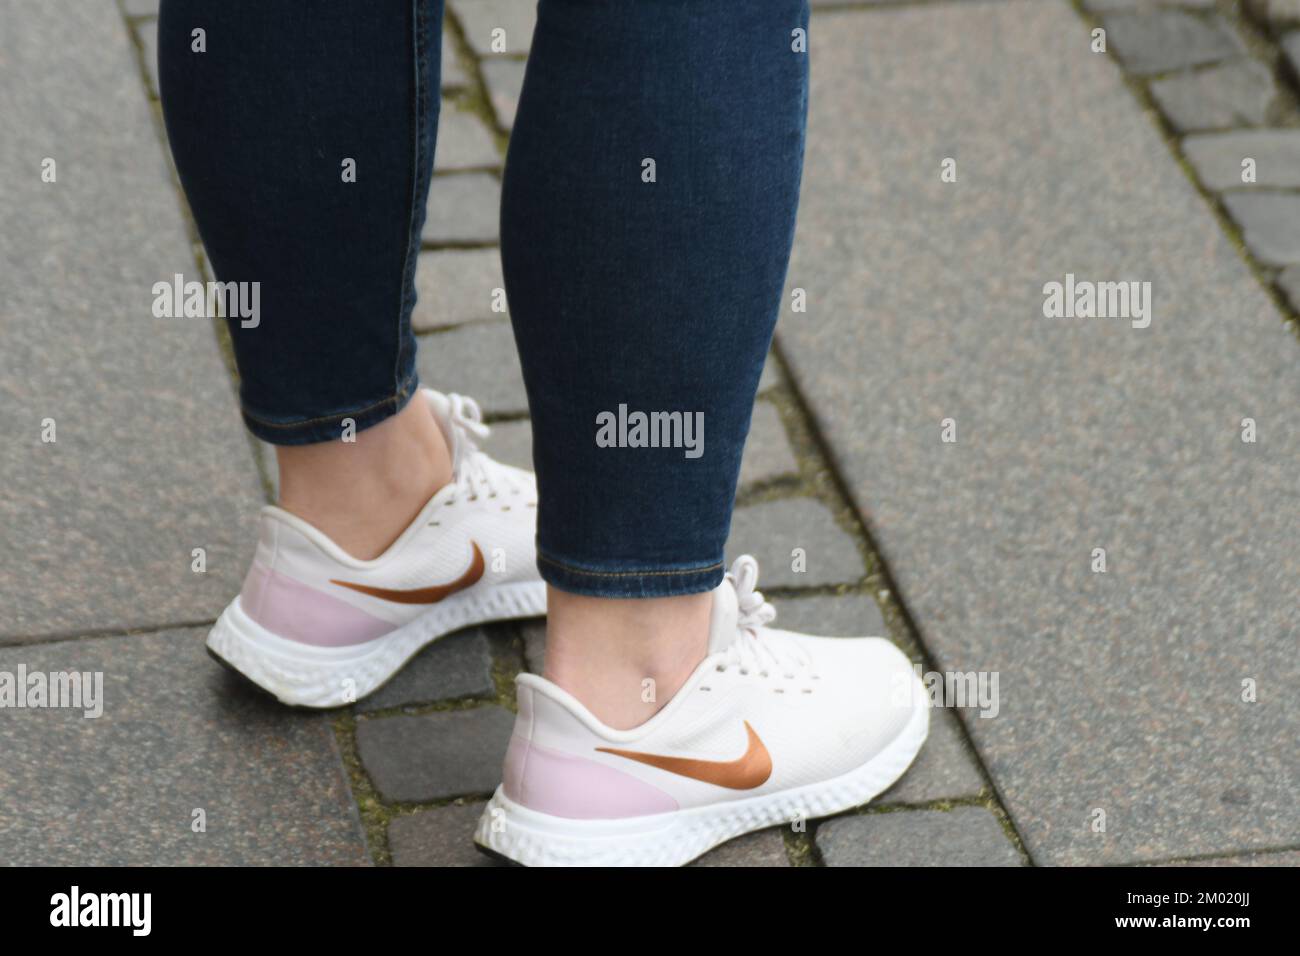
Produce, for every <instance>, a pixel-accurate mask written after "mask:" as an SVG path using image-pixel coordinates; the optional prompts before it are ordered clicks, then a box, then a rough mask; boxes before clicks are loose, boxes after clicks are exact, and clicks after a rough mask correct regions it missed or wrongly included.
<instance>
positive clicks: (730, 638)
mask: <svg viewBox="0 0 1300 956" xmlns="http://www.w3.org/2000/svg"><path fill="white" fill-rule="evenodd" d="M739 632H740V601H739V600H738V599H737V598H736V589H735V587H733V586H732V583H731V582H730V581H728V580H727V579H726V578H723V579H722V583H721V584H719V585H718V586H717V587H716V588H714V589H713V613H712V615H711V617H710V619H709V653H710V654H716V653H718V652H719V651H725V650H726V649H727V648H728V647H730V646H731V645H732V644H734V643H736V637H737V635H738V634H739Z"/></svg>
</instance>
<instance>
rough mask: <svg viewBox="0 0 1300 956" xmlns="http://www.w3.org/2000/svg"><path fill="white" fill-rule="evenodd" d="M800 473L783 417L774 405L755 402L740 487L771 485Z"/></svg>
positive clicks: (746, 442)
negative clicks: (780, 479) (777, 479)
mask: <svg viewBox="0 0 1300 956" xmlns="http://www.w3.org/2000/svg"><path fill="white" fill-rule="evenodd" d="M798 471H799V463H798V462H797V461H795V458H794V452H793V451H792V450H791V448H790V439H789V438H788V437H786V434H785V426H784V425H783V424H781V416H780V414H778V412H777V410H776V406H775V405H773V404H772V403H771V402H762V401H760V402H755V403H754V417H753V419H752V420H751V421H750V425H749V437H748V438H747V439H746V440H745V451H744V454H743V455H742V456H741V459H740V484H741V485H742V486H743V485H749V484H756V483H759V482H765V481H772V480H774V479H776V478H780V477H782V476H785V475H794V474H797V473H798Z"/></svg>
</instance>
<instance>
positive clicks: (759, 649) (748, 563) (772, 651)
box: [719, 554, 817, 679]
mask: <svg viewBox="0 0 1300 956" xmlns="http://www.w3.org/2000/svg"><path fill="white" fill-rule="evenodd" d="M727 580H728V581H730V582H731V586H732V587H734V588H735V589H736V602H737V605H738V608H739V614H738V616H737V619H736V626H737V628H738V629H739V632H740V633H739V634H738V635H737V637H736V641H735V642H734V643H733V644H732V645H731V646H730V647H728V648H727V649H726V651H724V652H723V653H724V654H725V655H726V658H725V662H724V663H723V664H721V665H719V666H720V667H721V668H723V669H725V668H727V667H730V666H731V665H733V664H735V665H737V666H738V667H739V668H740V672H741V673H742V674H748V673H749V672H751V671H754V672H757V673H758V675H759V676H760V677H767V676H768V675H769V674H772V673H776V674H780V675H781V676H782V677H785V678H791V679H792V678H794V676H795V674H796V672H798V671H801V670H804V669H806V668H808V667H810V666H811V665H812V657H811V656H810V655H809V654H808V652H807V651H806V650H804V648H803V647H801V646H800V645H799V644H797V643H795V642H794V641H790V640H783V639H782V638H779V637H777V636H776V634H774V633H772V632H771V631H768V632H766V633H764V634H763V635H762V636H761V637H760V636H759V632H758V629H759V628H761V627H764V626H765V625H767V624H771V623H772V622H773V621H774V620H776V608H774V607H773V606H772V605H771V604H769V603H768V602H767V601H765V600H764V599H763V592H761V591H759V590H757V588H756V585H757V584H758V562H757V561H756V560H755V559H754V558H753V556H752V555H748V554H742V555H741V556H740V557H738V558H737V559H736V560H735V561H733V562H732V564H731V570H729V571H728V572H727ZM811 676H812V677H814V678H816V676H817V675H815V674H814V675H811Z"/></svg>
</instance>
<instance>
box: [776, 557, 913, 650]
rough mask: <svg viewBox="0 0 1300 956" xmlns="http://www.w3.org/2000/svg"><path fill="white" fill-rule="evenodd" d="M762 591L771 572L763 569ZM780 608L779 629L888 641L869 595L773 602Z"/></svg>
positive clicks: (777, 615)
mask: <svg viewBox="0 0 1300 956" xmlns="http://www.w3.org/2000/svg"><path fill="white" fill-rule="evenodd" d="M759 571H760V572H761V573H760V574H759V579H758V589H759V590H760V591H761V590H763V587H764V586H765V585H766V584H767V569H766V568H765V567H760V568H759ZM773 606H774V607H775V608H776V623H775V625H774V626H775V627H780V628H784V629H785V630H788V631H801V632H803V633H805V634H821V635H823V636H825V637H888V636H889V629H888V628H887V627H886V626H885V618H884V615H882V614H881V613H880V605H879V604H877V603H876V601H875V598H872V597H870V596H869V595H866V594H836V595H821V594H819V595H815V596H813V597H799V598H796V597H783V598H781V599H780V600H778V601H774V602H773ZM903 650H904V651H905V652H906V653H907V654H908V655H909V656H911V657H913V658H915V657H916V656H917V654H918V652H917V649H916V648H914V647H904V648H903Z"/></svg>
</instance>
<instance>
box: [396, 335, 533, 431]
mask: <svg viewBox="0 0 1300 956" xmlns="http://www.w3.org/2000/svg"><path fill="white" fill-rule="evenodd" d="M416 365H417V367H418V368H419V371H420V380H421V382H423V383H424V384H425V385H428V386H429V387H430V388H436V389H438V390H439V391H441V392H460V393H461V394H462V395H472V396H473V397H474V398H475V399H477V400H478V403H479V405H480V406H481V407H482V409H483V411H484V412H485V413H489V414H495V415H504V414H518V413H525V414H526V413H527V411H528V395H527V393H525V392H524V379H523V373H522V372H521V371H520V370H519V354H518V353H517V352H516V351H515V337H514V333H513V332H512V331H511V330H510V323H509V322H476V323H473V324H471V325H463V326H461V327H460V328H458V329H451V330H449V331H447V332H438V333H435V334H434V335H424V336H421V337H420V349H419V352H418V353H417V354H416Z"/></svg>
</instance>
